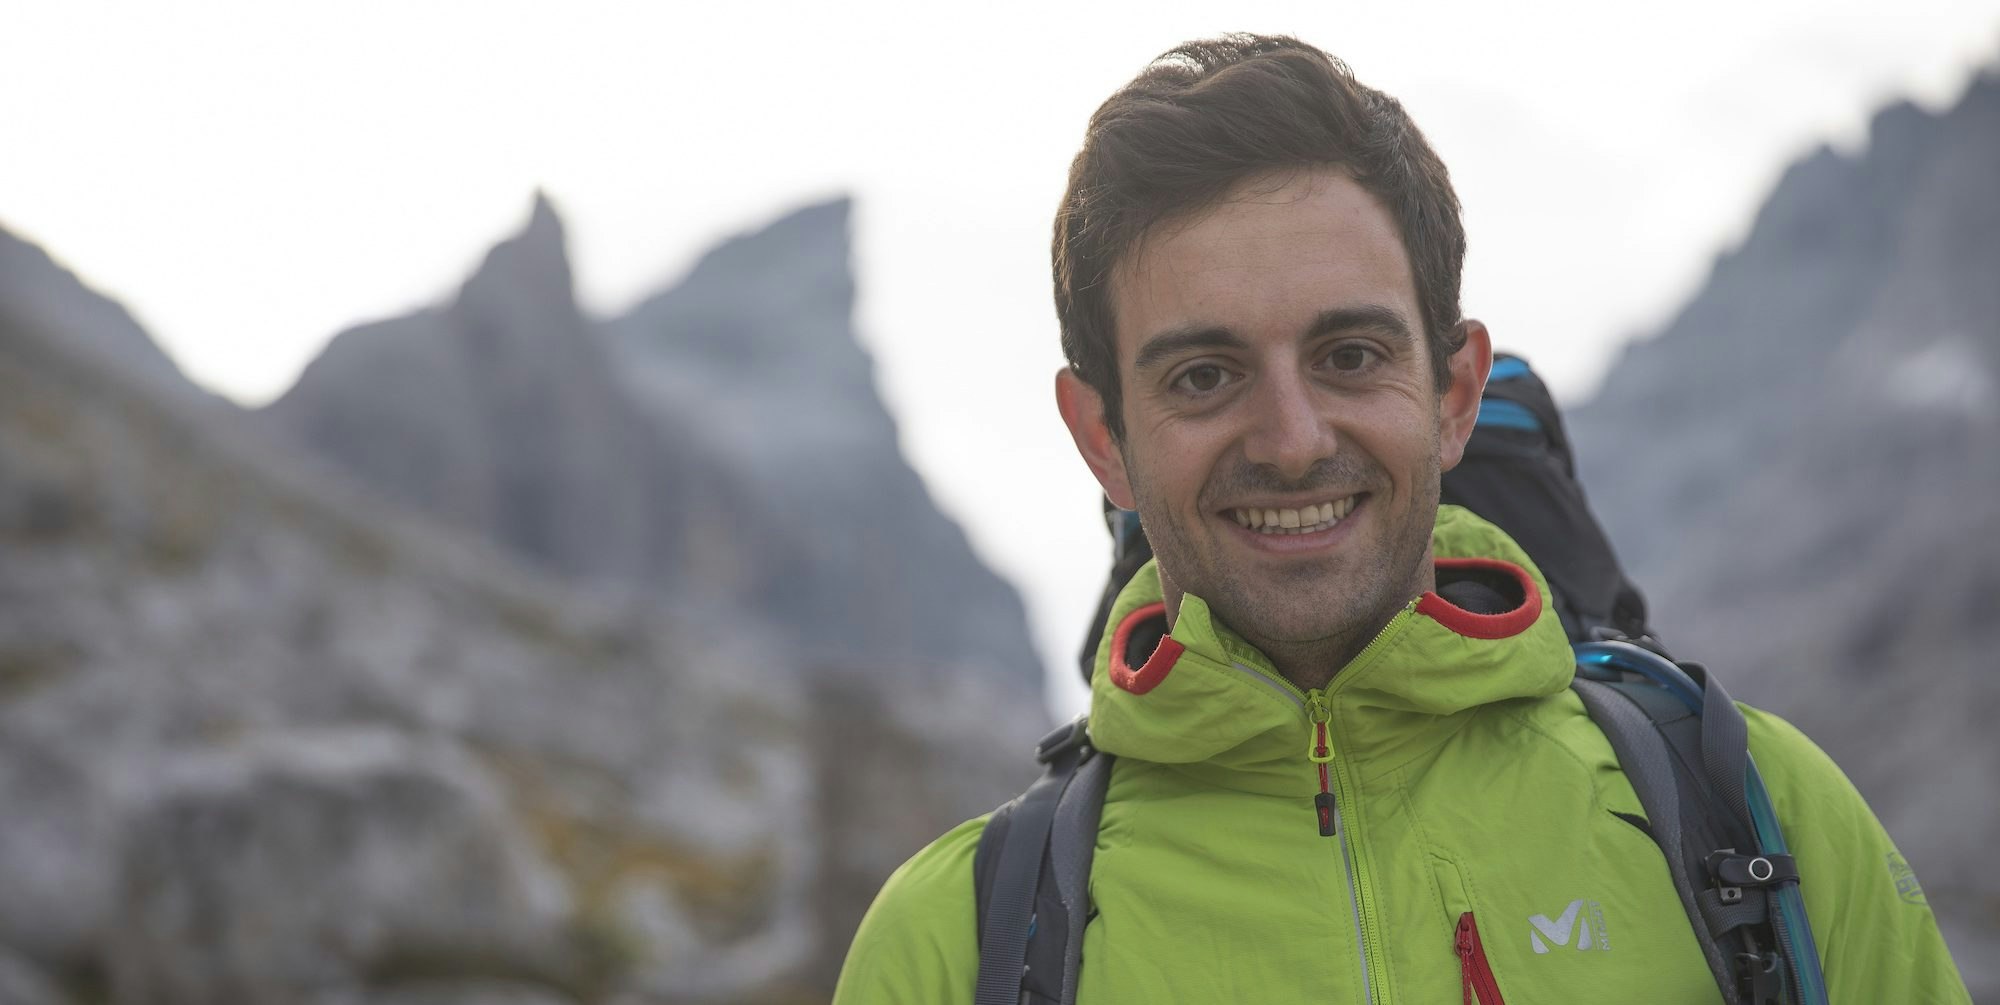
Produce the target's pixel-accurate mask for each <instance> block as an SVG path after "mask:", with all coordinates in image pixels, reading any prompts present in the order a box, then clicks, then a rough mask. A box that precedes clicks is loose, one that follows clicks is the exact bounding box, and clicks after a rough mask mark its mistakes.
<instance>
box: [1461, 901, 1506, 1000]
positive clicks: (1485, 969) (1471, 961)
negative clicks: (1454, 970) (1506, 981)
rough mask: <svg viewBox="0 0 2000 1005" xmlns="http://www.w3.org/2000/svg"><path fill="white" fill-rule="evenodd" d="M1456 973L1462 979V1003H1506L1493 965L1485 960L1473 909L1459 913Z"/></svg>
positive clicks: (1484, 948) (1483, 947) (1484, 951)
mask: <svg viewBox="0 0 2000 1005" xmlns="http://www.w3.org/2000/svg"><path fill="white" fill-rule="evenodd" d="M1458 962H1459V974H1460V976H1461V977H1462V978H1463V981H1464V990H1465V1002H1464V1005H1474V1003H1475V1002H1476V1003H1477V1005H1505V1003H1504V1002H1502V1001H1501V1000H1500V985H1499V984H1498V983H1497V982H1496V981H1494V979H1493V965H1492V964H1490V963H1488V962H1486V947H1485V946H1484V945H1482V944H1480V941H1479V924H1478V923H1477V922H1475V921H1473V920H1472V912H1471V911H1467V912H1465V913H1464V914H1461V915H1459V916H1458Z"/></svg>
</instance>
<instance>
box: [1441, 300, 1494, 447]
mask: <svg viewBox="0 0 2000 1005" xmlns="http://www.w3.org/2000/svg"><path fill="white" fill-rule="evenodd" d="M1458 334H1459V335H1460V336H1462V337H1463V338H1464V340H1465V341H1464V344H1462V345H1460V346H1459V347H1458V351H1457V352H1455V353H1452V354H1451V359H1450V360H1448V361H1447V362H1446V368H1447V369H1449V370H1450V372H1451V386H1450V387H1447V388H1445V390H1444V395H1443V397H1442V398H1441V399H1440V400H1439V402H1438V470H1439V471H1450V470H1451V469H1453V468H1455V467H1458V462H1459V461H1460V460H1463V459H1464V457H1465V441H1466V440H1467V439H1469V438H1470V437H1471V436H1472V424H1473V423H1474V422H1477V421H1478V419H1479V396H1480V394H1482V393H1483V392H1484V391H1485V390H1486V375H1487V374H1488V373H1489V372H1491V371H1492V369H1493V339H1492V336H1490V335H1488V334H1487V332H1486V325H1485V324H1483V323H1481V322H1479V321H1474V320H1472V319H1471V318H1467V319H1465V320H1464V321H1460V322H1459V323H1458Z"/></svg>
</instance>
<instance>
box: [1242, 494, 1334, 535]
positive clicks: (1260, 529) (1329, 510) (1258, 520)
mask: <svg viewBox="0 0 2000 1005" xmlns="http://www.w3.org/2000/svg"><path fill="white" fill-rule="evenodd" d="M1360 500H1361V494H1360V493H1356V494H1354V495H1351V496H1348V497H1346V498H1344V499H1333V500H1330V501H1327V502H1323V503H1319V504H1317V505H1312V506H1302V507H1299V508H1297V509H1259V508H1254V507H1253V508H1250V509H1241V508H1239V509H1232V510H1229V511H1228V512H1229V516H1230V518H1231V519H1234V520H1235V521H1236V523H1237V524H1238V525H1239V526H1241V527H1243V528H1244V529H1246V530H1251V531H1255V532H1257V533H1259V534H1274V535H1276V534H1311V533H1314V532H1315V531H1322V530H1326V529H1327V528H1329V527H1332V526H1333V525H1335V524H1337V523H1339V522H1340V521H1342V520H1344V519H1346V518H1347V515H1348V514H1349V513H1352V512H1354V506H1355V504H1356V503H1358V502H1359V501H1360Z"/></svg>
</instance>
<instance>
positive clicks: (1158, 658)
mask: <svg viewBox="0 0 2000 1005" xmlns="http://www.w3.org/2000/svg"><path fill="white" fill-rule="evenodd" d="M1166 617H1167V604H1166V602H1165V601H1155V602H1153V603H1150V604H1147V605H1146V606H1144V607H1141V608H1139V609H1138V610H1136V611H1133V612H1132V613H1130V614H1127V615H1126V616H1125V620H1123V621H1120V622H1119V623H1118V630H1117V631H1115V632H1113V633H1112V634H1111V683H1113V684H1116V685H1118V687H1119V689H1120V690H1124V691H1129V692H1131V693H1133V694H1145V693H1146V692H1148V691H1151V690H1152V689H1154V688H1156V687H1159V686H1160V682H1161V681H1163V680H1166V679H1167V674H1168V673H1169V672H1171V671H1172V670H1173V668H1174V661H1176V660H1178V659H1180V658H1181V653H1182V652H1184V651H1185V650H1186V648H1187V647H1186V646H1183V645H1181V644H1180V643H1178V642H1175V641H1174V639H1173V636H1171V635H1167V634H1164V633H1162V634H1161V636H1160V644H1159V645H1158V646H1156V647H1154V649H1153V654H1152V655H1151V656H1148V657H1147V658H1146V662H1145V665H1143V666H1141V667H1139V668H1138V669H1137V670H1134V669H1132V666H1131V664H1130V663H1128V662H1127V660H1126V648H1127V647H1128V646H1130V645H1131V643H1132V633H1133V632H1134V631H1136V630H1137V629H1138V628H1139V627H1140V626H1141V625H1144V624H1145V623H1146V622H1148V621H1152V620H1153V619H1155V618H1157V619H1160V620H1162V621H1164V620H1166Z"/></svg>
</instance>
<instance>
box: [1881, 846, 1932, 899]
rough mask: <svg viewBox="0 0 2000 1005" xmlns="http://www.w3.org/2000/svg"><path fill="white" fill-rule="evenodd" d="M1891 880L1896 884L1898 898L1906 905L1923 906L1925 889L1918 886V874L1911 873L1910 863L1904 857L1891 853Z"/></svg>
mask: <svg viewBox="0 0 2000 1005" xmlns="http://www.w3.org/2000/svg"><path fill="white" fill-rule="evenodd" d="M1889 880H1890V881H1891V882H1893V883H1895V884H1896V896H1897V897H1900V898H1902V901H1903V903H1905V904H1923V903H1924V888H1923V887H1921V886H1919V885H1917V874H1916V873H1914V872H1912V871H1910V863H1908V862H1905V861H1903V856H1901V855H1898V854H1896V853H1895V852H1893V851H1892V852H1890V853H1889Z"/></svg>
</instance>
